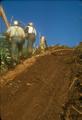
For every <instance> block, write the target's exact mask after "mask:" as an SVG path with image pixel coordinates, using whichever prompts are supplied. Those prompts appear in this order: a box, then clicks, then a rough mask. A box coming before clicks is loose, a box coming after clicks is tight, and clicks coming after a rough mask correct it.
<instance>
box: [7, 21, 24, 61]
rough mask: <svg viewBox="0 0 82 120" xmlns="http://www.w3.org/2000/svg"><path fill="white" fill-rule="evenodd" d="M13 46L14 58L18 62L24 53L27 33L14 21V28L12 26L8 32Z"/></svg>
mask: <svg viewBox="0 0 82 120" xmlns="http://www.w3.org/2000/svg"><path fill="white" fill-rule="evenodd" d="M6 35H7V36H8V38H9V42H10V44H11V54H12V58H13V59H14V60H16V61H18V59H20V57H21V56H22V52H23V44H24V42H25V32H24V30H23V28H22V27H20V26H19V22H18V21H14V24H13V26H10V27H9V28H8V30H7V32H6Z"/></svg>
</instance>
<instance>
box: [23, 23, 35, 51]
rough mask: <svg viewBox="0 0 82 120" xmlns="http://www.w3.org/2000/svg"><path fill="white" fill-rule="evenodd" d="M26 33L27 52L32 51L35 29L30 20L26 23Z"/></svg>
mask: <svg viewBox="0 0 82 120" xmlns="http://www.w3.org/2000/svg"><path fill="white" fill-rule="evenodd" d="M25 33H26V39H27V40H28V44H27V49H28V53H32V51H33V44H34V42H35V40H36V35H37V33H36V29H35V28H34V25H33V23H32V22H30V23H28V25H27V26H26V28H25Z"/></svg>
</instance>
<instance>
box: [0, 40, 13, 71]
mask: <svg viewBox="0 0 82 120" xmlns="http://www.w3.org/2000/svg"><path fill="white" fill-rule="evenodd" d="M11 66H12V58H11V54H10V45H9V43H8V41H7V40H0V73H3V72H6V71H7V70H8V69H9V68H10V67H11Z"/></svg>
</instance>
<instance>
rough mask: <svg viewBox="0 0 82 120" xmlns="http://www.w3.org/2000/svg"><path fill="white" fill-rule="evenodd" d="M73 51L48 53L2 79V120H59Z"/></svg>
mask: <svg viewBox="0 0 82 120" xmlns="http://www.w3.org/2000/svg"><path fill="white" fill-rule="evenodd" d="M72 55H73V50H59V51H58V50H57V51H55V50H51V51H49V50H48V51H47V52H46V53H45V54H42V55H39V56H38V55H37V56H36V57H32V58H30V59H29V60H26V61H24V62H23V64H21V65H18V66H17V67H16V68H15V70H13V71H10V72H9V73H7V74H6V75H5V76H2V79H1V83H2V84H1V90H0V97H1V99H0V108H1V110H0V113H1V117H2V120H60V117H59V113H60V112H61V110H62V109H61V107H62V104H63V103H64V102H65V101H66V98H67V92H68V88H69V84H70V79H71V64H70V65H69V64H67V63H66V59H67V57H69V56H72Z"/></svg>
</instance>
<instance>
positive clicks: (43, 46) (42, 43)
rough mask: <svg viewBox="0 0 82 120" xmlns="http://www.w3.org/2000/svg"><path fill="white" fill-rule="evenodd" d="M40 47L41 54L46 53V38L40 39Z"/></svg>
mask: <svg viewBox="0 0 82 120" xmlns="http://www.w3.org/2000/svg"><path fill="white" fill-rule="evenodd" d="M39 47H40V50H41V52H44V51H45V49H46V48H47V41H46V38H45V36H41V37H40V46H39Z"/></svg>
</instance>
